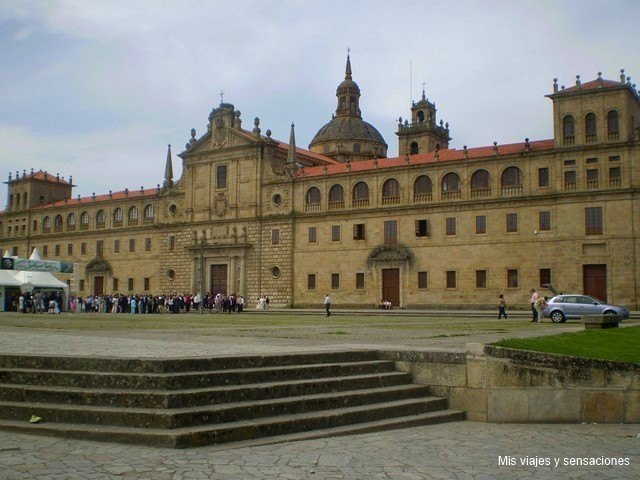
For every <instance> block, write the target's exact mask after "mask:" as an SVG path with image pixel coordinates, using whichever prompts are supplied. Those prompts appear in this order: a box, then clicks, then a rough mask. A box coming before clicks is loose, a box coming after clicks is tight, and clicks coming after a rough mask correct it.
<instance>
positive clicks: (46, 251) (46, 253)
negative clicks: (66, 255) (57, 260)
mask: <svg viewBox="0 0 640 480" xmlns="http://www.w3.org/2000/svg"><path fill="white" fill-rule="evenodd" d="M42 256H43V257H47V256H49V246H48V245H43V246H42Z"/></svg>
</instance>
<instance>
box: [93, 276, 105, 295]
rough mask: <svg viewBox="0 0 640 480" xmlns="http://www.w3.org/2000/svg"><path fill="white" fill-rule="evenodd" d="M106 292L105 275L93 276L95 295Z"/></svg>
mask: <svg viewBox="0 0 640 480" xmlns="http://www.w3.org/2000/svg"><path fill="white" fill-rule="evenodd" d="M103 293H104V277H103V276H101V275H100V276H97V277H93V295H94V296H96V295H102V294H103Z"/></svg>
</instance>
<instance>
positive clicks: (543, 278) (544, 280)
mask: <svg viewBox="0 0 640 480" xmlns="http://www.w3.org/2000/svg"><path fill="white" fill-rule="evenodd" d="M549 283H551V269H550V268H541V269H540V286H541V287H544V286H545V285H547V284H549Z"/></svg>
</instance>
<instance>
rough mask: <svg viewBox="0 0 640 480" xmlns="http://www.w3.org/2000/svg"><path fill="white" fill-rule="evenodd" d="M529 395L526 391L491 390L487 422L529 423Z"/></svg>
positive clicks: (488, 399)
mask: <svg viewBox="0 0 640 480" xmlns="http://www.w3.org/2000/svg"><path fill="white" fill-rule="evenodd" d="M529 393H530V392H528V391H527V390H526V389H517V390H515V389H514V390H506V389H499V390H489V392H488V395H487V421H488V422H494V423H503V422H520V423H525V422H527V421H528V419H529Z"/></svg>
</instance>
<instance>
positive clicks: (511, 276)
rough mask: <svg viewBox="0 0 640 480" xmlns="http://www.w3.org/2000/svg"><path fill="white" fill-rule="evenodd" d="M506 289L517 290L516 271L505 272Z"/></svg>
mask: <svg viewBox="0 0 640 480" xmlns="http://www.w3.org/2000/svg"><path fill="white" fill-rule="evenodd" d="M507 287H509V288H518V270H516V269H509V270H507Z"/></svg>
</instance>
